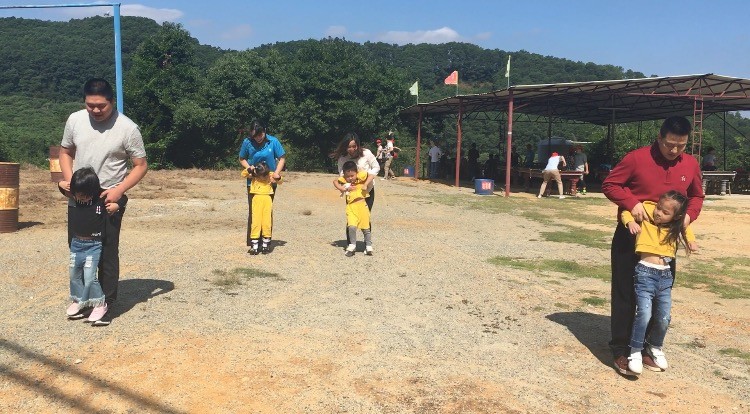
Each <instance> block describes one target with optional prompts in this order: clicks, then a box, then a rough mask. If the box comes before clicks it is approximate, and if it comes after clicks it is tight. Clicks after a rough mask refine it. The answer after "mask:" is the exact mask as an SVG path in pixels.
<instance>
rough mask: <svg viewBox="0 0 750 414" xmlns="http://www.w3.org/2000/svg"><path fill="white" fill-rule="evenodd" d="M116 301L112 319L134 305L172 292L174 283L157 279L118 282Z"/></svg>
mask: <svg viewBox="0 0 750 414" xmlns="http://www.w3.org/2000/svg"><path fill="white" fill-rule="evenodd" d="M117 290H118V291H117V301H116V302H115V303H114V306H113V307H112V311H111V317H112V319H114V318H117V317H118V316H120V315H122V314H124V313H127V312H129V311H130V310H131V309H133V307H135V305H137V304H139V303H144V302H146V301H148V300H149V299H151V298H154V297H156V296H159V295H163V294H165V293H167V292H171V291H172V290H174V283H172V282H170V281H167V280H157V279H126V280H120V286H119V287H118V289H117Z"/></svg>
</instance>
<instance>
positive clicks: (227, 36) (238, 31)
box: [221, 24, 253, 40]
mask: <svg viewBox="0 0 750 414" xmlns="http://www.w3.org/2000/svg"><path fill="white" fill-rule="evenodd" d="M252 34H253V28H252V27H250V25H249V24H241V25H239V26H234V27H232V28H230V29H229V30H226V31H224V32H222V33H221V38H222V39H224V40H242V39H247V38H248V37H250V36H251V35H252Z"/></svg>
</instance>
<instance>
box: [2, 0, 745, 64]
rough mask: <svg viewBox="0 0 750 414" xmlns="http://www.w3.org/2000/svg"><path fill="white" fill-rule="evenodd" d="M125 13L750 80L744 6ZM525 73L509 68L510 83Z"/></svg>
mask: <svg viewBox="0 0 750 414" xmlns="http://www.w3.org/2000/svg"><path fill="white" fill-rule="evenodd" d="M71 3H93V2H89V1H85V0H84V1H80V2H76V1H72V2H68V4H71ZM19 4H65V2H63V1H59V2H55V1H54V0H45V1H34V0H26V1H22V0H0V6H7V5H19ZM110 10H111V7H107V8H104V7H102V8H67V9H36V10H18V9H15V10H0V17H8V16H18V17H26V18H39V19H44V20H68V19H70V18H79V17H85V16H90V15H94V14H104V13H106V12H107V11H110ZM121 10H122V14H123V15H138V16H145V17H149V18H152V19H154V20H156V21H158V22H163V21H172V22H177V23H180V24H182V25H183V27H184V28H185V29H187V30H188V31H189V32H190V34H191V35H192V36H193V37H196V38H197V39H198V40H199V41H200V42H201V43H204V44H210V45H214V46H219V47H222V48H225V49H237V50H243V49H247V48H253V47H256V46H259V45H261V44H265V43H274V42H279V41H289V40H299V39H320V38H324V37H327V36H338V37H345V38H346V39H348V40H352V41H356V42H365V41H383V42H387V43H396V44H406V43H443V42H449V41H462V42H469V43H473V44H476V45H478V46H481V47H484V48H489V49H501V50H504V51H509V52H513V51H518V50H526V51H528V52H532V53H539V54H542V55H546V56H556V57H563V58H567V59H571V60H575V61H583V62H594V63H597V64H613V65H617V66H622V67H623V68H625V69H633V70H636V71H640V72H643V73H644V74H645V75H647V76H649V75H660V76H666V75H686V74H699V73H716V74H720V75H728V76H736V77H743V78H750V29H749V28H748V27H750V25H748V23H747V22H748V16H750V1H747V0H723V1H722V0H716V1H712V2H707V1H705V0H704V1H695V0H683V1H676V0H668V1H660V0H651V1H643V0H631V1H618V2H615V1H607V0H598V1H594V0H580V1H574V0H558V1H555V0H526V1H518V0H516V1H505V0H495V1H493V0H486V1H483V0H452V1H445V0H429V1H428V0H414V1H409V0H400V1H397V0H382V1H378V0H374V1H369V2H364V1H351V0H350V1H339V0H330V1H329V0H316V1H313V0H310V1H304V0H294V1H292V0H275V1H261V2H251V1H245V0H212V1H198V0H192V1H148V0H142V1H137V2H128V1H123V2H122V9H121ZM0 35H2V34H0ZM522 69H523V68H515V67H514V68H512V69H511V77H512V72H513V70H522Z"/></svg>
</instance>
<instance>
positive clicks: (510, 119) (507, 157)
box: [505, 89, 513, 197]
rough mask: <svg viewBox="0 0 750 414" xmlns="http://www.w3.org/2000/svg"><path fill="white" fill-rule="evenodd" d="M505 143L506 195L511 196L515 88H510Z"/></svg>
mask: <svg viewBox="0 0 750 414" xmlns="http://www.w3.org/2000/svg"><path fill="white" fill-rule="evenodd" d="M506 139H507V142H506V144H505V196H506V197H510V152H511V151H510V148H511V145H513V89H509V90H508V137H507V138H506Z"/></svg>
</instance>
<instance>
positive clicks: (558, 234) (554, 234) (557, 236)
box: [542, 228, 612, 249]
mask: <svg viewBox="0 0 750 414" xmlns="http://www.w3.org/2000/svg"><path fill="white" fill-rule="evenodd" d="M542 237H544V239H545V240H547V241H551V242H557V243H573V244H580V245H582V246H587V247H593V248H595V249H608V248H609V247H610V245H611V239H612V234H611V233H610V232H606V231H600V230H588V229H581V228H578V229H572V228H571V229H570V230H567V231H546V232H542Z"/></svg>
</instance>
